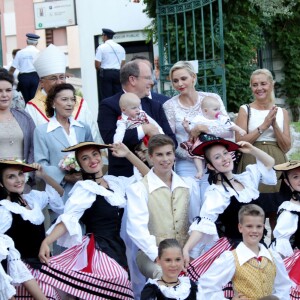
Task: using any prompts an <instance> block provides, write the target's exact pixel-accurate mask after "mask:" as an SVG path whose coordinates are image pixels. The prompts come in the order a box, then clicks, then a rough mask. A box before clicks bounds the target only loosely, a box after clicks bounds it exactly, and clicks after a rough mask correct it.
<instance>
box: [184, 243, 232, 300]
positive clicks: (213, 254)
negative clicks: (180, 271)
mask: <svg viewBox="0 0 300 300" xmlns="http://www.w3.org/2000/svg"><path fill="white" fill-rule="evenodd" d="M232 249H233V246H232V245H231V244H230V242H229V241H228V239H227V238H224V237H223V238H220V239H219V240H218V241H217V242H216V244H215V245H214V246H213V247H211V248H210V249H209V250H208V251H207V252H205V253H204V254H202V255H200V256H199V257H198V258H196V259H194V260H193V261H192V262H191V263H190V265H189V266H188V269H187V275H188V277H189V278H190V279H191V280H193V281H195V282H196V281H197V280H198V279H199V278H200V277H201V275H203V274H204V273H205V272H206V271H207V270H208V268H209V267H210V266H211V265H212V263H213V262H214V261H215V260H216V259H217V258H218V257H219V256H220V255H221V254H222V253H223V252H224V251H226V250H232ZM223 291H224V297H226V298H228V297H230V298H232V297H233V296H234V293H233V289H232V283H231V282H229V283H228V284H226V285H225V286H224V287H223Z"/></svg>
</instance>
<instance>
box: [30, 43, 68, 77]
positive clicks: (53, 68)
mask: <svg viewBox="0 0 300 300" xmlns="http://www.w3.org/2000/svg"><path fill="white" fill-rule="evenodd" d="M33 65H34V67H35V69H36V71H37V73H38V75H39V77H40V78H42V77H45V76H49V75H52V74H58V73H65V72H66V58H65V54H64V53H63V52H62V51H61V50H60V49H59V48H58V47H56V46H54V45H53V44H50V45H49V46H48V47H47V48H46V49H44V50H42V51H41V52H40V53H39V55H38V56H37V57H36V59H35V60H34V62H33Z"/></svg>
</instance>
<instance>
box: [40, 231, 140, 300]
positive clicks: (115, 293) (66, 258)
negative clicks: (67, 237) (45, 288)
mask: <svg viewBox="0 0 300 300" xmlns="http://www.w3.org/2000/svg"><path fill="white" fill-rule="evenodd" d="M86 252H87V256H86ZM83 257H86V258H87V262H88V264H87V266H86V267H84V268H83V269H81V270H76V266H78V263H79V262H80V260H82V258H83ZM39 280H41V281H42V282H45V283H48V284H50V285H52V286H55V287H56V288H57V289H60V290H62V291H64V292H66V293H68V294H70V295H73V296H75V297H78V298H81V299H89V300H96V299H97V300H98V299H122V300H127V299H134V298H133V292H132V288H131V283H130V281H129V279H128V274H127V272H126V270H125V269H124V268H123V267H121V266H120V265H119V264H118V263H117V262H116V261H115V260H114V259H112V258H110V257H109V256H108V255H106V254H105V253H103V252H101V251H100V250H97V249H95V246H94V239H93V237H91V238H89V237H84V238H83V240H82V243H81V244H80V245H76V246H73V247H71V248H69V249H67V250H66V251H64V252H63V253H61V254H60V255H57V256H53V257H52V258H51V259H50V262H49V266H43V267H42V270H41V272H40V276H39Z"/></svg>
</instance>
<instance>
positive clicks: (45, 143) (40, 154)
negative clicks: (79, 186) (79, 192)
mask: <svg viewBox="0 0 300 300" xmlns="http://www.w3.org/2000/svg"><path fill="white" fill-rule="evenodd" d="M79 123H81V122H79ZM81 124H82V125H84V127H79V126H75V132H76V137H77V141H78V143H80V142H88V141H93V137H92V134H91V130H90V127H89V126H88V125H86V124H84V123H81ZM47 127H48V123H46V124H43V125H40V126H37V127H36V128H35V131H34V160H35V162H37V163H39V164H41V165H42V166H43V168H44V170H45V172H46V173H47V174H48V175H49V176H51V177H52V178H53V179H54V180H56V181H57V182H58V183H60V184H62V185H63V187H64V190H65V194H64V199H65V200H66V197H67V194H68V192H69V191H70V189H71V187H72V186H73V185H72V184H70V183H65V182H64V181H63V179H64V176H65V174H66V172H65V171H63V170H62V169H61V168H59V167H58V163H59V162H60V160H61V159H62V158H64V157H65V156H66V155H67V154H68V153H65V152H61V150H63V149H65V148H67V147H70V146H71V145H70V144H69V142H68V140H67V138H66V136H65V134H64V132H63V128H62V127H58V128H56V129H55V130H53V131H51V132H47Z"/></svg>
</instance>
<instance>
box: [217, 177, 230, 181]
mask: <svg viewBox="0 0 300 300" xmlns="http://www.w3.org/2000/svg"><path fill="white" fill-rule="evenodd" d="M227 179H228V180H229V181H231V180H234V178H233V177H232V178H230V179H229V178H227ZM217 180H218V181H222V179H217Z"/></svg>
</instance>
